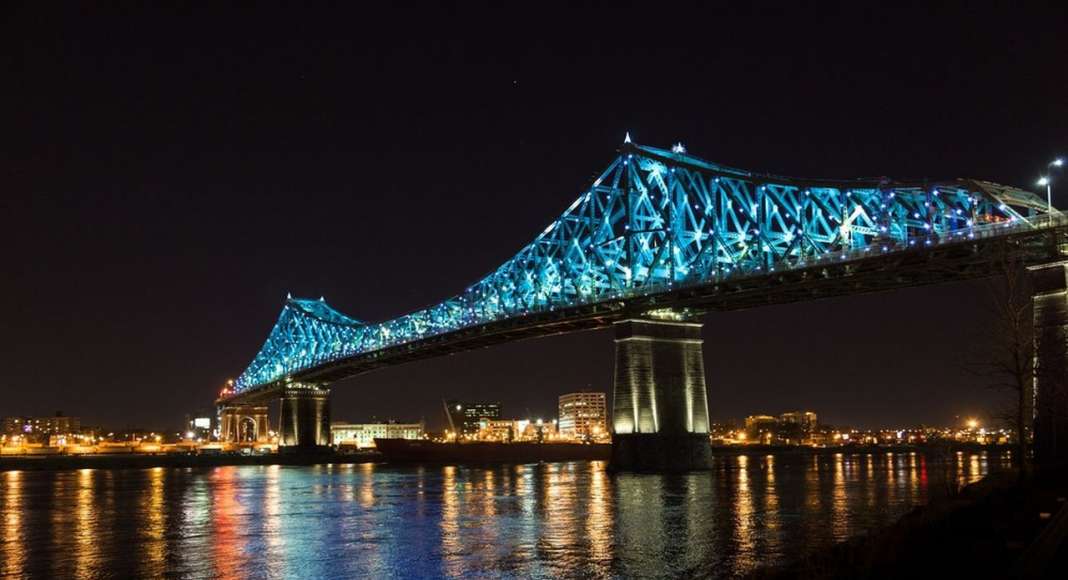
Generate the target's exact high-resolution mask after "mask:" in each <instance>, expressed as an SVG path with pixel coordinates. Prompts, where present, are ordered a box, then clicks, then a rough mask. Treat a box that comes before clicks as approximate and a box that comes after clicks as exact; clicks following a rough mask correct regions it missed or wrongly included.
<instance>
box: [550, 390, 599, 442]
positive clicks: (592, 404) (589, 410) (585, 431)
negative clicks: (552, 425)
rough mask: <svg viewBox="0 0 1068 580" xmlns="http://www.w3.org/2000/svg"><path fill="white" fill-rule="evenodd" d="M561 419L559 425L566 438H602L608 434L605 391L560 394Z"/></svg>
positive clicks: (561, 433)
mask: <svg viewBox="0 0 1068 580" xmlns="http://www.w3.org/2000/svg"><path fill="white" fill-rule="evenodd" d="M559 413H560V421H559V423H558V424H557V427H558V429H559V431H560V436H561V437H563V438H565V439H602V438H605V437H607V436H608V414H607V406H606V405H605V395H604V393H593V392H583V393H568V394H566V395H560V409H559Z"/></svg>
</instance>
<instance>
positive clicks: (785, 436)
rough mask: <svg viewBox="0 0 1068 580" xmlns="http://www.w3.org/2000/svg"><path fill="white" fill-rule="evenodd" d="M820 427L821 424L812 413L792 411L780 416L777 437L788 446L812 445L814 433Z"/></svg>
mask: <svg viewBox="0 0 1068 580" xmlns="http://www.w3.org/2000/svg"><path fill="white" fill-rule="evenodd" d="M818 427H819V422H818V421H817V419H816V414H815V413H813V412H812V411H792V412H789V413H783V414H782V415H779V429H778V431H777V433H776V435H777V436H778V438H779V439H780V442H781V443H783V444H786V445H802V444H811V443H812V433H813V432H814V431H816V429H817V428H818Z"/></svg>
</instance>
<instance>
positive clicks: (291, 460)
mask: <svg viewBox="0 0 1068 580" xmlns="http://www.w3.org/2000/svg"><path fill="white" fill-rule="evenodd" d="M1012 450H1013V446H1011V445H980V444H976V443H952V444H949V445H938V444H922V445H893V446H876V445H845V446H837V447H797V446H778V445H730V446H716V445H713V446H712V453H713V454H717V455H753V454H774V455H827V454H837V453H844V454H868V453H908V452H913V451H926V452H930V451H943V452H945V451H951V452H957V451H960V452H978V451H1012ZM382 461H383V458H382V455H381V454H379V453H375V452H368V453H337V452H321V453H311V454H290V453H269V454H264V455H239V454H200V455H184V454H183V455H174V454H127V453H124V454H115V455H106V454H101V455H46V456H32V455H8V456H3V457H0V471H64V470H73V469H148V468H153V467H178V468H183V467H224V466H231V465H326V464H330V463H336V464H354V463H381V462H382ZM517 462H518V461H509V460H502V461H499V462H497V463H517Z"/></svg>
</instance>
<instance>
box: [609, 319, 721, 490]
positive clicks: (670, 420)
mask: <svg viewBox="0 0 1068 580" xmlns="http://www.w3.org/2000/svg"><path fill="white" fill-rule="evenodd" d="M702 326H703V325H702V324H701V323H699V322H693V321H689V320H686V317H685V316H684V315H682V313H679V312H674V311H668V312H661V313H659V316H651V315H650V316H647V317H643V318H635V319H629V320H623V321H620V322H617V323H616V324H615V326H614V328H615V342H616V370H615V397H614V401H613V407H612V432H613V436H612V460H611V466H612V468H613V469H618V470H627V471H631V470H633V471H689V470H693V469H705V468H707V467H708V466H709V461H710V459H711V453H712V450H711V447H710V446H709V440H708V428H709V422H708V395H707V393H706V388H705V367H704V358H703V353H702V348H701V345H702V342H703V341H702V339H701V327H702Z"/></svg>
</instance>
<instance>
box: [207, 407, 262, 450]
mask: <svg viewBox="0 0 1068 580" xmlns="http://www.w3.org/2000/svg"><path fill="white" fill-rule="evenodd" d="M269 429H270V422H269V421H268V414H267V405H223V406H221V407H220V408H219V438H220V439H221V440H222V441H225V442H227V443H262V442H265V441H267V440H268V435H267V433H268V431H269Z"/></svg>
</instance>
